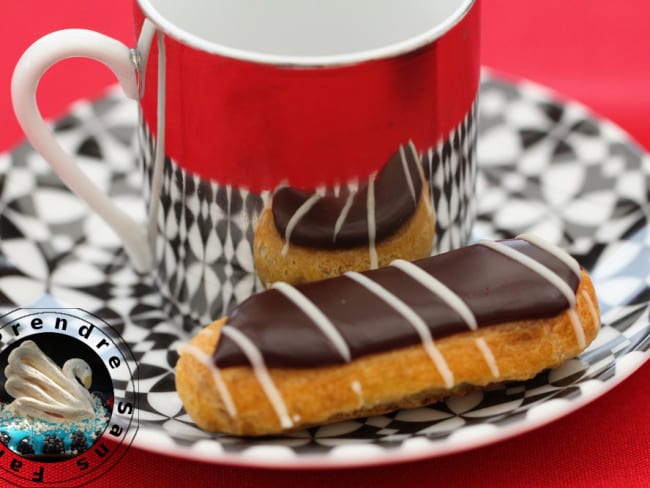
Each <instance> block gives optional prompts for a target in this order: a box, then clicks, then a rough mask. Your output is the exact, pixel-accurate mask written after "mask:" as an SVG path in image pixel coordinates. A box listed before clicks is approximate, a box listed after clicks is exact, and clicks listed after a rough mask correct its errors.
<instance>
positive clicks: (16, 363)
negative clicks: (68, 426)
mask: <svg viewBox="0 0 650 488" xmlns="http://www.w3.org/2000/svg"><path fill="white" fill-rule="evenodd" d="M5 376H6V377H7V381H6V383H5V390H6V391H7V393H9V394H10V395H11V396H12V397H14V401H13V402H11V404H10V405H8V406H7V408H8V409H11V411H12V412H13V413H14V414H15V415H21V416H29V417H33V418H38V419H43V420H49V421H55V422H60V421H61V420H63V419H65V420H73V421H74V420H82V419H89V418H92V417H94V415H95V413H94V410H95V402H94V400H93V397H92V396H91V394H90V393H89V392H88V388H90V385H91V383H92V370H91V369H90V366H88V363H86V362H85V361H84V360H83V359H79V358H74V359H70V360H68V361H66V362H65V364H64V365H63V368H59V366H58V365H57V364H56V363H55V362H54V361H52V360H51V359H50V358H49V357H48V356H47V355H46V354H45V353H44V352H43V351H41V350H40V349H39V347H38V346H37V345H36V343H35V342H33V341H25V342H23V343H22V344H21V345H20V346H19V347H17V348H16V349H14V350H13V351H11V353H10V354H9V359H8V365H7V367H6V368H5ZM77 379H79V380H80V381H81V383H82V384H83V386H85V388H84V387H83V386H81V384H80V383H79V382H78V381H77Z"/></svg>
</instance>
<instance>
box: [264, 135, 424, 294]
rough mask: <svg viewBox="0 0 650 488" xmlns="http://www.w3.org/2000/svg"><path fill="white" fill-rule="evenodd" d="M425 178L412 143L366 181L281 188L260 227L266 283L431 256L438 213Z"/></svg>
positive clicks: (300, 280)
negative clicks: (312, 189) (434, 212)
mask: <svg viewBox="0 0 650 488" xmlns="http://www.w3.org/2000/svg"><path fill="white" fill-rule="evenodd" d="M423 177H424V176H423V173H422V168H421V164H420V159H419V156H418V154H417V151H416V149H415V146H414V145H413V144H412V143H409V144H408V145H406V146H401V147H400V148H399V150H398V151H397V152H395V154H393V155H392V156H391V158H390V159H389V160H388V162H387V163H386V164H385V165H384V167H383V168H382V169H381V171H379V172H378V173H376V174H372V175H370V177H369V178H368V179H367V180H365V181H363V182H360V181H356V182H350V183H348V184H346V185H340V186H337V187H334V188H327V189H326V188H320V189H317V190H316V191H313V192H306V191H302V190H299V189H296V188H292V187H289V186H284V187H280V188H278V189H277V190H276V191H275V192H274V194H273V197H272V198H271V201H270V204H269V205H267V207H265V209H264V210H263V211H262V213H261V215H260V218H259V220H258V222H257V225H256V228H255V235H254V243H253V253H254V259H255V266H256V270H257V273H258V275H259V277H260V279H261V281H262V282H263V283H265V284H270V283H273V282H276V281H285V282H288V283H291V284H298V283H306V282H310V281H315V280H320V279H324V278H330V277H334V276H339V275H341V274H343V273H344V272H345V271H364V270H368V269H376V268H378V267H381V266H386V265H387V264H388V263H389V262H391V261H393V260H395V259H407V260H413V259H419V258H423V257H425V256H428V255H429V254H430V253H431V249H432V247H433V239H434V233H435V225H434V224H435V218H434V215H433V209H432V207H431V202H430V198H429V193H428V189H427V185H425V184H423Z"/></svg>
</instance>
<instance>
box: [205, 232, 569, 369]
mask: <svg viewBox="0 0 650 488" xmlns="http://www.w3.org/2000/svg"><path fill="white" fill-rule="evenodd" d="M501 243H502V244H504V245H506V246H508V247H510V248H512V249H514V250H516V251H519V252H521V253H523V254H525V255H527V256H529V257H530V258H532V259H534V260H535V261H537V262H539V263H540V264H542V265H544V266H545V267H547V268H548V269H550V270H551V271H553V272H554V273H555V274H557V275H558V276H559V278H560V279H561V280H563V281H564V282H565V283H566V284H567V285H569V287H570V288H571V289H572V290H573V291H574V293H575V291H576V290H577V288H578V285H579V278H578V277H577V276H576V275H575V273H574V272H573V271H572V270H571V268H570V267H569V266H567V265H566V264H565V263H564V262H562V261H561V260H560V259H558V258H557V257H555V256H553V255H552V254H550V253H549V252H547V251H545V250H543V249H541V248H540V247H537V246H535V245H533V244H531V243H529V242H527V241H525V240H519V239H512V240H507V241H501ZM414 264H415V265H417V266H418V267H419V268H421V269H422V270H424V271H425V272H426V273H428V274H429V275H431V276H433V277H435V278H436V279H437V280H438V281H440V282H441V283H443V284H444V285H446V286H447V287H448V288H449V289H450V290H452V291H453V292H454V293H455V294H456V295H457V296H458V297H460V298H461V299H462V300H463V301H464V302H465V304H467V306H468V307H469V309H470V310H471V311H472V313H473V314H474V316H475V318H476V321H477V325H478V327H485V326H488V325H492V324H498V323H503V322H508V321H513V320H524V319H540V318H546V317H552V316H554V315H557V314H558V313H560V312H562V311H564V310H566V309H568V308H569V307H570V304H569V303H568V301H567V298H566V296H565V295H563V294H562V293H561V292H560V291H558V289H557V288H556V287H554V286H553V285H552V284H550V283H549V281H547V280H546V279H544V278H543V277H542V276H541V275H539V274H537V273H536V272H534V271H532V270H530V269H529V268H527V267H525V266H523V265H522V264H521V263H519V262H517V261H515V260H513V259H511V258H509V257H507V256H504V255H503V254H501V253H499V252H497V251H495V250H493V249H490V248H489V247H486V246H483V245H480V244H476V245H472V246H468V247H466V248H463V249H459V250H456V251H452V252H448V253H445V254H441V255H438V256H434V257H430V258H425V259H422V260H419V261H415V262H414ZM362 274H363V275H364V276H366V277H367V278H369V279H370V280H372V281H373V282H375V283H377V284H379V285H381V286H382V287H383V288H385V289H386V290H387V291H389V292H390V293H392V294H394V295H396V296H397V297H398V298H399V299H400V300H401V301H403V302H404V303H405V304H406V305H408V307H410V308H411V309H412V310H413V311H414V312H415V313H416V314H417V315H418V316H419V317H421V318H422V319H423V320H424V322H425V323H426V326H427V327H428V329H429V331H430V332H431V336H432V337H433V338H434V339H439V338H441V337H445V336H448V335H450V334H454V333H458V332H463V331H467V330H468V325H467V323H466V322H465V321H464V320H463V319H462V318H461V317H460V316H459V314H458V313H457V312H456V311H455V310H454V309H453V308H451V307H450V306H449V305H448V304H447V303H446V302H445V301H444V300H443V299H441V298H440V296H438V295H436V294H434V293H433V292H431V291H430V290H429V289H427V288H426V287H424V286H423V285H422V284H421V283H419V282H418V281H416V280H415V279H413V278H412V277H411V276H409V275H407V274H405V272H404V271H402V270H400V269H398V268H396V267H393V266H388V267H386V268H382V269H378V270H374V271H368V272H365V273H362ZM296 289H297V290H298V291H299V292H300V293H301V294H302V295H304V296H305V297H306V298H307V299H308V300H309V301H310V302H312V303H313V304H314V305H315V306H316V307H317V308H318V309H319V310H320V311H321V312H322V314H323V315H324V316H325V317H326V318H327V319H329V321H330V322H331V324H332V325H333V326H334V327H335V329H336V330H337V331H338V333H339V334H340V336H341V337H342V338H343V340H344V341H345V343H346V344H347V346H348V347H349V352H350V357H351V359H355V358H358V357H361V356H364V355H367V354H372V353H376V352H382V351H388V350H392V349H397V348H400V347H405V346H410V345H415V344H418V343H420V342H421V338H420V336H419V335H418V333H417V332H416V331H415V329H414V328H413V327H412V326H411V324H409V323H408V321H406V320H405V318H404V316H403V315H401V314H399V313H398V312H396V310H395V309H394V308H392V307H391V306H390V305H388V304H387V303H386V302H385V301H384V300H382V299H381V298H379V297H378V296H377V295H375V294H373V293H372V292H370V291H369V290H368V289H367V288H364V287H363V286H361V285H360V284H359V283H358V282H356V281H355V280H353V279H351V278H350V277H348V276H341V277H338V278H333V279H329V280H324V281H319V282H314V283H309V284H305V285H300V286H297V287H296ZM226 326H228V327H234V328H236V329H238V330H239V331H240V332H242V333H243V334H245V335H246V336H247V337H248V338H249V339H250V340H251V341H252V342H253V343H254V344H255V345H256V347H257V348H258V349H259V351H260V353H261V354H262V357H263V359H264V362H265V364H266V365H267V366H268V367H278V368H303V367H306V368H309V367H322V366H327V365H334V364H341V363H344V362H345V360H344V359H343V358H342V356H341V353H340V351H339V350H337V348H336V347H335V346H334V344H333V343H332V341H330V340H328V338H327V336H326V335H325V334H323V331H322V330H321V329H319V328H318V327H317V326H316V325H315V324H314V321H313V320H312V318H310V317H309V316H308V315H307V314H306V313H305V312H304V311H303V310H301V309H300V308H299V307H298V306H297V305H296V304H295V303H294V302H293V301H292V300H290V299H289V298H287V296H286V295H285V294H283V293H281V292H280V291H279V290H277V289H269V290H266V291H264V292H262V293H259V294H257V295H254V296H252V297H250V298H249V299H248V300H246V301H244V302H243V303H242V304H241V305H240V306H239V307H238V308H236V309H235V311H234V312H233V313H232V314H231V316H230V317H229V319H228V321H227V324H226ZM214 361H215V364H216V365H217V366H218V367H220V368H223V367H229V366H247V365H248V364H249V362H248V360H247V358H246V356H245V355H244V354H243V353H242V351H241V350H240V348H239V347H238V346H237V345H236V344H235V343H233V342H232V341H231V340H230V339H229V338H228V337H225V336H223V335H222V336H221V339H220V341H219V343H218V345H217V348H216V351H215V353H214Z"/></svg>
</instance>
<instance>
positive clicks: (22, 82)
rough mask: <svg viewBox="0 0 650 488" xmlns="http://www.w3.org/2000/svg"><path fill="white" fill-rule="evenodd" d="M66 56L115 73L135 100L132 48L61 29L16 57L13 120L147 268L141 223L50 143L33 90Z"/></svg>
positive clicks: (138, 267) (134, 259)
mask: <svg viewBox="0 0 650 488" xmlns="http://www.w3.org/2000/svg"><path fill="white" fill-rule="evenodd" d="M72 57H82V58H90V59H95V60H97V61H99V62H101V63H103V64H104V65H106V66H107V67H108V68H109V69H110V70H111V71H113V73H114V74H115V76H116V77H117V79H118V80H119V82H120V84H121V85H122V89H123V90H124V92H125V93H126V95H127V96H128V97H129V98H132V99H136V100H137V99H138V79H137V74H136V65H135V63H134V61H133V59H132V51H131V50H130V49H129V48H128V47H127V46H125V45H124V44H122V43H121V42H120V41H117V40H115V39H112V38H110V37H107V36H105V35H103V34H99V33H98V32H94V31H90V30H85V29H67V30H62V31H58V32H53V33H51V34H48V35H46V36H44V37H42V38H41V39H39V40H38V41H36V42H35V43H34V44H32V45H31V46H30V47H29V48H28V49H27V50H26V51H25V53H24V54H23V55H22V57H21V58H20V60H19V61H18V64H17V65H16V68H15V70H14V74H13V78H12V80H11V98H12V102H13V106H14V112H15V114H16V118H17V119H18V122H19V123H20V125H21V127H22V128H23V131H24V132H25V135H26V136H27V139H28V140H29V141H30V142H31V144H32V145H33V146H34V149H36V151H38V152H39V153H40V154H41V155H42V156H43V158H44V159H45V160H46V161H47V162H48V164H49V165H50V166H51V167H52V169H53V170H54V172H55V173H56V174H57V175H58V177H59V178H61V180H62V181H63V183H65V184H66V186H67V187H68V188H69V189H70V190H72V191H73V192H74V193H76V194H77V195H78V196H79V197H80V198H81V199H83V200H84V201H85V202H86V203H87V204H88V205H89V206H90V208H91V209H93V210H94V211H95V212H97V214H98V215H99V216H100V217H102V218H103V219H104V220H105V221H106V222H107V223H108V225H109V226H110V227H112V228H113V230H114V231H115V232H116V233H117V235H118V236H119V237H120V239H121V240H122V242H123V243H124V247H125V249H126V252H127V254H128V255H129V257H130V258H131V260H132V262H133V266H134V267H135V269H136V270H137V271H139V272H141V273H143V272H147V271H150V270H151V268H152V258H151V252H150V250H149V245H148V238H147V231H146V226H145V225H144V224H142V223H139V222H136V221H135V220H134V219H133V218H131V217H130V216H129V215H127V214H126V213H125V212H124V211H122V210H120V209H119V208H118V207H117V206H116V205H115V204H114V203H113V202H112V201H111V200H110V198H109V197H108V196H107V195H105V194H104V193H102V192H101V191H100V189H99V188H98V187H97V185H95V183H93V182H92V181H91V180H90V179H89V178H88V177H87V176H86V174H84V172H83V171H82V170H81V169H80V168H79V167H78V166H77V164H76V163H75V161H74V159H73V158H72V157H71V156H70V155H69V154H67V153H66V152H65V151H64V150H63V149H62V148H61V146H60V145H59V143H58V142H57V141H56V138H55V137H54V134H53V133H52V131H51V130H50V129H49V128H48V126H47V124H46V123H45V121H44V120H43V117H42V116H41V113H40V111H39V109H38V105H37V103H36V89H37V88H38V83H39V81H40V79H41V77H42V76H43V74H44V73H45V72H46V71H47V70H48V69H49V68H50V66H52V65H53V64H55V63H57V62H59V61H61V60H63V59H66V58H72Z"/></svg>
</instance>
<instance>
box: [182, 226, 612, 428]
mask: <svg viewBox="0 0 650 488" xmlns="http://www.w3.org/2000/svg"><path fill="white" fill-rule="evenodd" d="M599 328H600V316H599V310H598V302H597V299H596V295H595V291H594V288H593V285H592V282H591V280H590V278H589V276H588V275H587V273H586V272H585V271H584V270H583V269H581V268H580V266H579V265H578V263H577V262H576V261H575V260H574V259H573V258H572V257H571V256H569V255H568V254H566V253H565V252H564V251H562V250H560V249H559V248H557V247H555V246H552V245H549V244H548V243H545V242H544V241H542V240H540V239H539V238H536V237H533V236H520V237H519V238H517V239H511V240H504V241H481V242H479V243H477V244H474V245H471V246H468V247H465V248H462V249H459V250H456V251H452V252H448V253H445V254H440V255H438V256H434V257H430V258H426V259H422V260H419V261H415V262H409V261H404V260H397V261H394V262H392V263H391V265H390V266H387V267H385V268H381V269H378V270H374V271H367V272H363V273H358V272H348V273H346V274H345V275H343V276H340V277H338V278H332V279H329V280H323V281H319V282H314V283H308V284H304V285H300V286H292V285H288V284H286V283H276V284H274V285H273V286H272V287H271V288H270V289H268V290H266V291H264V292H262V293H259V294H257V295H254V296H252V297H250V298H249V299H248V300H246V301H245V302H243V303H242V304H241V305H240V306H239V307H238V308H236V309H235V310H234V311H233V313H232V314H231V315H230V316H229V317H226V318H222V319H220V320H217V321H216V322H214V323H212V324H211V325H209V326H207V327H206V328H205V329H203V330H202V331H201V332H200V333H199V334H198V335H197V336H196V337H194V338H193V339H192V340H191V342H190V343H189V344H186V345H183V346H181V347H180V348H179V353H180V359H179V361H178V364H177V367H176V385H177V390H178V394H179V396H180V398H181V400H182V402H183V405H184V406H185V409H186V411H187V413H188V414H189V415H190V416H191V417H192V419H193V420H194V422H195V423H196V424H197V425H198V426H199V427H201V428H203V429H205V430H208V431H219V432H225V433H230V434H235V435H245V436H259V435H267V434H277V433H281V432H283V431H287V430H292V429H298V428H302V427H306V426H311V425H317V424H323V423H328V422H334V421H339V420H344V419H349V418H354V417H362V416H368V415H378V414H381V413H385V412H388V411H391V410H395V409H399V408H409V407H418V406H422V405H426V404H429V403H433V402H435V401H439V400H441V399H444V398H446V397H449V396H451V395H457V394H463V393H465V392H467V391H470V390H473V389H476V388H481V387H485V386H487V385H489V384H491V383H496V382H503V381H512V380H525V379H529V378H531V377H533V376H535V375H536V374H537V373H539V372H540V371H542V370H544V369H546V368H552V367H555V366H558V365H559V364H561V363H562V362H564V361H565V360H567V359H569V358H572V357H574V356H576V355H577V354H579V353H580V352H581V351H583V350H584V349H585V348H586V347H587V346H588V345H589V343H590V342H591V341H592V340H593V339H594V337H595V336H596V334H597V333H598V330H599Z"/></svg>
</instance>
